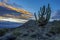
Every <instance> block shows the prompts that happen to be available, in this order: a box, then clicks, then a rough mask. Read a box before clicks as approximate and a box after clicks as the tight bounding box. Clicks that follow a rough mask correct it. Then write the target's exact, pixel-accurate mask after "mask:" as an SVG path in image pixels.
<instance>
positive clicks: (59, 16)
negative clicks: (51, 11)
mask: <svg viewBox="0 0 60 40" xmlns="http://www.w3.org/2000/svg"><path fill="white" fill-rule="evenodd" d="M52 19H60V10H57V11H56V13H55V15H54V16H53V17H52Z"/></svg>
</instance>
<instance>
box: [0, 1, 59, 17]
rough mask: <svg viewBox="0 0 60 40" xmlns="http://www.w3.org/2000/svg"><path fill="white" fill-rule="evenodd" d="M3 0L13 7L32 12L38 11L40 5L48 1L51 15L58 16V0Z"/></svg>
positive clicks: (46, 3)
mask: <svg viewBox="0 0 60 40" xmlns="http://www.w3.org/2000/svg"><path fill="white" fill-rule="evenodd" d="M0 1H1V0H0ZM4 1H5V2H7V3H8V4H10V5H14V6H15V7H18V8H22V9H25V10H27V11H29V12H31V13H32V14H33V13H34V12H38V10H39V9H40V7H42V6H43V5H46V6H47V5H48V3H49V4H50V7H51V10H52V16H54V17H56V16H58V15H59V17H60V0H4ZM58 10H59V11H58ZM56 14H57V15H56Z"/></svg>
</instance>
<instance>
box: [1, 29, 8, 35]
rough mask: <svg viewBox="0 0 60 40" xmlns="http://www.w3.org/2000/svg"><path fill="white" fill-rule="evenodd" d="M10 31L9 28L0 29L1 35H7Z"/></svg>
mask: <svg viewBox="0 0 60 40" xmlns="http://www.w3.org/2000/svg"><path fill="white" fill-rule="evenodd" d="M7 32H8V29H1V30H0V36H3V35H5V34H6V33H7Z"/></svg>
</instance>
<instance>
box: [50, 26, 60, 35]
mask: <svg viewBox="0 0 60 40" xmlns="http://www.w3.org/2000/svg"><path fill="white" fill-rule="evenodd" d="M49 32H50V33H52V34H56V33H58V34H60V26H58V25H57V26H56V27H52V28H51V30H50V31H49Z"/></svg>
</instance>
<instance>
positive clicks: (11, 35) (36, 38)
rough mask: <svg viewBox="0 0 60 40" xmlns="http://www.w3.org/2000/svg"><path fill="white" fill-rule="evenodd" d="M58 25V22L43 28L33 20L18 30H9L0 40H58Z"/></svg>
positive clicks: (59, 39) (59, 26) (59, 36)
mask: <svg viewBox="0 0 60 40" xmlns="http://www.w3.org/2000/svg"><path fill="white" fill-rule="evenodd" d="M59 24H60V21H59V23H58V22H49V23H48V24H47V25H46V26H44V28H43V27H41V26H40V27H39V26H38V25H37V24H36V22H35V21H34V20H30V21H28V22H26V23H25V24H24V25H22V26H20V27H18V28H14V29H9V31H7V33H5V34H4V35H3V36H0V40H60V31H59V30H60V29H59V28H60V25H59ZM56 25H58V26H56ZM57 27H58V28H57ZM0 33H1V32H0Z"/></svg>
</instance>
